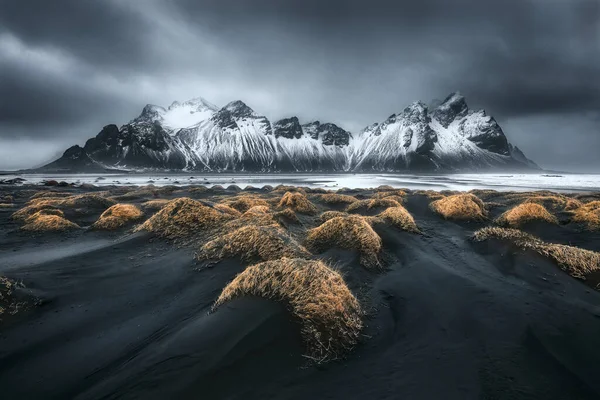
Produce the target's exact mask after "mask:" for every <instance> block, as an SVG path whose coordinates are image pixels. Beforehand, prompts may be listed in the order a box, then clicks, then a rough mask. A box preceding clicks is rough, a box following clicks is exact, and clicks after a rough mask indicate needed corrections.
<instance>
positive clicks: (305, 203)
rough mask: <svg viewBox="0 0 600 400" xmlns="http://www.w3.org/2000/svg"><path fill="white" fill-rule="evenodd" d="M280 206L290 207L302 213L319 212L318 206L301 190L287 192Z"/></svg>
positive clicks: (311, 213) (312, 213)
mask: <svg viewBox="0 0 600 400" xmlns="http://www.w3.org/2000/svg"><path fill="white" fill-rule="evenodd" d="M279 207H280V208H283V207H289V208H291V209H292V210H294V211H296V212H299V213H301V214H308V215H314V214H316V213H317V207H315V205H314V204H313V203H311V202H310V201H309V200H308V199H307V198H306V196H305V195H304V194H303V193H300V192H286V193H285V194H284V195H283V197H282V198H281V200H280V201H279Z"/></svg>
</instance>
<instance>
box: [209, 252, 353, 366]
mask: <svg viewBox="0 0 600 400" xmlns="http://www.w3.org/2000/svg"><path fill="white" fill-rule="evenodd" d="M242 296H259V297H263V298H267V299H272V300H274V301H281V302H283V303H285V304H287V305H288V307H289V308H290V311H291V313H292V314H293V315H294V316H295V317H296V318H298V320H299V321H300V323H301V331H302V338H303V339H304V341H305V343H306V347H307V351H308V355H309V357H311V358H312V359H314V360H315V361H317V362H324V361H328V360H332V359H336V358H339V357H341V356H343V355H344V354H345V353H347V352H349V351H350V350H352V349H353V347H354V346H355V345H356V344H357V342H358V338H359V334H360V332H361V330H362V328H363V324H362V317H363V311H362V310H361V307H360V304H359V303H358V301H357V300H356V298H355V297H354V296H353V295H352V293H351V292H350V290H349V289H348V287H347V286H346V283H345V282H344V279H343V278H342V277H341V275H340V274H339V273H337V272H336V271H334V270H332V269H331V268H329V267H327V266H326V265H325V264H323V263H322V262H320V261H307V260H303V259H289V258H283V259H281V260H277V261H267V262H264V263H261V264H257V265H254V266H252V267H248V268H246V270H245V271H244V272H242V273H241V274H239V275H238V276H237V277H236V278H235V279H234V280H233V281H232V282H230V283H229V284H228V285H227V286H226V287H225V289H223V292H222V293H221V295H220V296H219V298H218V299H217V301H216V302H215V304H214V306H213V310H216V309H217V308H218V307H220V306H221V305H223V304H224V303H226V302H228V301H230V300H231V299H234V298H236V297H242Z"/></svg>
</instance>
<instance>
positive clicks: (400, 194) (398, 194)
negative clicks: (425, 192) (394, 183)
mask: <svg viewBox="0 0 600 400" xmlns="http://www.w3.org/2000/svg"><path fill="white" fill-rule="evenodd" d="M385 197H392V198H394V200H396V201H400V202H401V201H403V198H404V197H406V192H405V191H404V190H400V189H395V190H388V191H385V192H375V193H374V194H373V198H375V199H383V198H385ZM398 199H401V200H398Z"/></svg>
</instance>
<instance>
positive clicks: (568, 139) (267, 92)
mask: <svg viewBox="0 0 600 400" xmlns="http://www.w3.org/2000/svg"><path fill="white" fill-rule="evenodd" d="M142 4H143V5H142ZM456 90H460V91H461V92H462V93H463V94H464V95H465V96H466V98H467V102H468V104H469V105H470V106H471V107H472V108H485V109H486V111H487V112H488V113H489V114H491V115H493V116H495V117H496V119H497V120H498V121H499V123H500V125H501V126H502V127H503V128H504V131H505V133H506V134H507V136H508V138H509V140H510V141H511V142H513V143H514V144H516V145H517V146H519V147H521V148H522V150H523V151H524V152H525V153H526V155H527V156H529V157H530V158H531V159H533V160H534V161H536V162H538V164H540V165H541V166H543V167H547V168H555V169H566V170H573V171H587V172H594V171H596V172H600V155H599V154H600V1H599V0H502V1H496V0H452V1H450V0H419V1H414V0H411V1H408V0H368V1H367V0H365V1H359V0H327V1H325V0H181V1H166V0H165V1H159V0H147V1H144V2H141V1H140V2H137V1H130V0H103V1H100V0H98V1H94V0H87V1H82V0H53V1H48V0H0V169H10V168H25V167H31V166H33V165H36V164H39V163H42V162H45V161H48V160H49V159H50V158H52V157H55V156H56V155H57V154H59V153H60V152H62V151H63V150H64V149H65V148H66V147H68V146H69V145H72V144H75V143H78V144H81V145H82V144H83V143H84V142H85V140H86V139H87V138H89V137H91V136H95V135H96V134H97V133H98V132H99V131H100V129H101V128H102V126H104V125H106V124H109V123H116V124H123V123H126V122H128V121H129V120H131V119H132V118H134V117H135V116H137V115H138V114H139V113H140V112H141V110H142V108H143V107H144V105H145V104H147V103H153V104H158V105H163V106H167V105H169V104H170V103H171V102H173V101H174V100H181V101H183V100H187V99H189V98H193V97H198V96H202V97H204V98H205V99H207V100H209V101H211V102H213V103H215V104H217V105H224V104H226V103H228V102H229V101H232V100H236V99H241V100H243V101H244V102H246V103H247V104H248V105H249V106H250V107H252V108H253V109H254V110H256V111H257V112H259V113H261V114H264V115H266V116H267V117H269V118H270V119H271V120H275V119H278V118H282V117H286V116H292V115H297V116H298V117H299V118H300V119H301V120H302V121H308V120H312V119H319V120H321V121H330V122H334V123H337V124H338V125H340V126H342V127H344V128H346V129H348V130H351V131H357V130H359V129H361V128H363V127H364V126H366V125H368V124H371V123H373V122H377V121H382V120H384V119H385V118H387V117H388V116H389V115H390V114H392V113H395V112H398V111H400V110H402V109H403V108H404V107H405V106H406V105H408V104H410V103H412V102H413V101H416V100H423V101H425V102H429V101H430V100H432V99H443V98H444V97H445V96H446V95H448V94H449V93H450V92H452V91H456Z"/></svg>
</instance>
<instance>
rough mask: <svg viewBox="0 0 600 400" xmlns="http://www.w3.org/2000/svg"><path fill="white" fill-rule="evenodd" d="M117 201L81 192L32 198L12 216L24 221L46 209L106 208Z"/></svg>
mask: <svg viewBox="0 0 600 400" xmlns="http://www.w3.org/2000/svg"><path fill="white" fill-rule="evenodd" d="M114 204H115V202H114V201H112V200H110V199H107V198H105V197H102V196H98V195H97V194H90V193H87V194H80V195H75V196H69V197H65V198H43V197H42V198H37V199H32V200H30V201H29V202H28V203H27V205H26V206H25V207H23V208H21V209H19V210H17V211H16V212H15V213H14V214H13V215H12V218H13V219H14V220H20V221H23V220H25V219H27V217H29V216H30V215H32V214H35V213H36V212H38V211H40V210H44V209H49V208H58V209H61V210H65V209H81V210H88V209H92V210H102V211H104V210H106V209H107V208H109V207H110V206H112V205H114Z"/></svg>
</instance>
